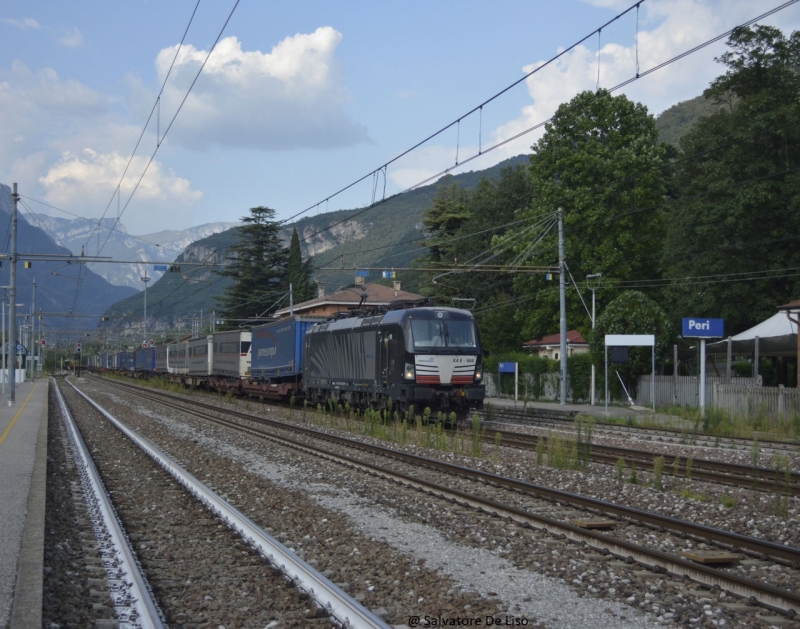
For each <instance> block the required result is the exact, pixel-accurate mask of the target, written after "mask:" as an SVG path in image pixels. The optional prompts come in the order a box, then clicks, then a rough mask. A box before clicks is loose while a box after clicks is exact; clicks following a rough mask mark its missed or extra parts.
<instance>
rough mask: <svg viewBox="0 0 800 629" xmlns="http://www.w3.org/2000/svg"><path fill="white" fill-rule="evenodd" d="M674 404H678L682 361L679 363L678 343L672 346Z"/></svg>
mask: <svg viewBox="0 0 800 629" xmlns="http://www.w3.org/2000/svg"><path fill="white" fill-rule="evenodd" d="M672 356H673V357H672V364H673V369H672V404H673V406H678V374H679V371H678V370H679V368H680V363H678V344H677V343H676V344H675V345H673V346H672Z"/></svg>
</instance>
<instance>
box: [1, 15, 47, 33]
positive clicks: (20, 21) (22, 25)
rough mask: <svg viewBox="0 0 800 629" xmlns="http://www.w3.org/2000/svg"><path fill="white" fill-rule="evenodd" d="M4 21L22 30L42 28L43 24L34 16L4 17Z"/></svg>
mask: <svg viewBox="0 0 800 629" xmlns="http://www.w3.org/2000/svg"><path fill="white" fill-rule="evenodd" d="M2 21H3V22H5V23H6V24H10V25H11V26H13V27H14V28H18V29H19V30H21V31H27V30H28V29H37V28H42V25H41V24H39V22H37V21H36V20H34V19H33V18H32V17H23V18H13V17H4V18H3V19H2Z"/></svg>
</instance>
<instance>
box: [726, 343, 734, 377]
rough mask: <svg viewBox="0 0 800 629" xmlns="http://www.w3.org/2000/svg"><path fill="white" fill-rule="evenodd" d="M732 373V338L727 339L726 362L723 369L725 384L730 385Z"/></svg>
mask: <svg viewBox="0 0 800 629" xmlns="http://www.w3.org/2000/svg"><path fill="white" fill-rule="evenodd" d="M732 372H733V337H730V336H729V337H728V360H727V364H726V369H725V384H730V383H731V376H732V375H733V374H732Z"/></svg>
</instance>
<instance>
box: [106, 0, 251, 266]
mask: <svg viewBox="0 0 800 629" xmlns="http://www.w3.org/2000/svg"><path fill="white" fill-rule="evenodd" d="M239 2H240V0H236V2H235V4H234V5H233V8H232V9H231V11H230V13H229V14H228V17H227V19H226V20H225V23H224V24H223V25H222V28H221V29H220V31H219V34H218V35H217V38H216V39H215V40H214V44H213V45H212V46H211V49H210V50H209V51H208V54H207V55H206V58H205V59H203V63H202V64H201V65H200V68H199V69H198V71H197V74H195V77H194V79H192V82H191V84H190V85H189V89H187V90H186V94H184V96H183V99H182V100H181V102H180V104H179V105H178V109H177V110H176V111H175V114H174V115H173V116H172V118H171V119H170V121H169V124H168V125H167V127H166V129H164V135H162V136H161V142H159V143H158V144H157V145H156V148H155V149H154V150H153V153H152V155H151V156H150V159H149V160H148V162H147V165H146V166H145V167H144V170H143V171H142V174H141V176H140V177H139V179H138V180H137V182H136V185H134V187H133V190H132V191H131V194H130V196H129V197H128V200H127V201H125V205H124V206H123V207H122V209H121V210H120V212H119V215H118V216H117V218H116V220H115V222H114V226H113V227H111V228H110V229H109V232H108V235H107V236H106V238H105V240H104V241H103V244H102V245H101V246H100V248H99V250H98V254H99V253H100V252H101V251H102V250H103V248H104V247H105V245H106V243H107V242H108V239H109V238H110V237H111V234H112V233H113V232H114V230H115V229H116V227H117V225H118V224H119V221H120V219H121V218H122V215H123V214H124V213H125V211H126V210H127V209H128V206H129V205H130V203H131V201H132V200H133V197H134V195H135V194H136V191H137V190H138V189H139V186H140V185H141V183H142V180H143V179H144V176H145V175H146V174H147V171H148V170H149V168H150V166H151V164H152V163H153V161H154V160H155V158H156V155H157V154H158V150H159V149H160V148H161V145H162V144H163V141H164V139H166V137H167V134H168V133H169V131H170V129H172V125H173V124H175V120H176V119H177V117H178V114H180V112H181V109H183V105H184V104H185V103H186V100H187V99H188V98H189V94H191V93H192V89H193V88H194V86H195V84H196V83H197V80H198V79H199V78H200V74H201V73H202V72H203V69H204V68H205V67H206V63H208V59H209V57H211V55H212V53H213V52H214V50H215V49H216V47H217V44H218V43H219V40H220V39H221V38H222V33H224V32H225V28H226V27H227V26H228V22H230V20H231V18H232V17H233V13H234V11H236V7H238V6H239Z"/></svg>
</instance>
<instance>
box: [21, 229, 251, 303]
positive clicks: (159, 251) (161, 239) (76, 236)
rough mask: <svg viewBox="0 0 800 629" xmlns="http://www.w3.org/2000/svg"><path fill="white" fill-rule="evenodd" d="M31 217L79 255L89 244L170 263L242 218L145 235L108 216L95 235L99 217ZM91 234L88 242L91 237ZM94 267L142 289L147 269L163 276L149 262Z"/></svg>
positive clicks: (91, 250) (91, 249) (92, 251)
mask: <svg viewBox="0 0 800 629" xmlns="http://www.w3.org/2000/svg"><path fill="white" fill-rule="evenodd" d="M28 216H29V219H30V221H31V222H32V223H33V224H34V225H36V226H38V227H40V228H41V229H42V230H44V231H45V232H46V233H47V234H48V235H49V236H50V237H51V238H52V239H53V240H54V241H55V242H56V243H57V244H59V245H61V246H62V247H66V248H67V249H69V250H70V251H72V253H74V254H75V255H79V254H80V253H81V249H82V248H83V246H84V244H86V248H85V253H86V255H97V252H98V249H99V248H100V247H102V252H101V253H100V255H103V256H110V257H111V258H113V259H116V260H152V261H155V262H163V263H169V262H172V261H173V260H175V258H176V257H177V256H178V255H180V254H181V252H182V251H183V250H184V249H185V248H186V247H187V246H189V245H190V244H191V243H193V242H195V241H197V240H200V239H202V238H206V237H208V236H211V235H212V234H217V233H219V232H223V231H226V230H228V229H230V228H231V227H235V226H236V225H238V224H239V223H238V222H218V223H207V224H205V225H198V226H197V227H190V228H189V229H183V230H166V231H160V232H155V233H153V234H144V235H142V236H133V235H131V234H128V232H127V229H126V228H125V225H123V224H122V223H118V224H116V228H114V225H115V223H116V219H113V218H106V219H103V220H102V221H101V223H100V224H101V228H100V229H98V230H97V233H96V234H94V236H91V235H92V233H93V232H94V230H95V227H96V226H97V223H96V222H95V221H91V220H88V219H84V218H62V217H59V216H50V215H47V214H33V215H28ZM111 228H114V231H113V232H112V234H111V236H110V237H109V238H108V242H107V243H105V245H103V243H104V241H105V239H106V237H107V236H108V232H109V230H110V229H111ZM90 236H91V239H90V240H89V242H88V244H87V240H88V239H89V237H90ZM88 268H90V269H91V270H92V271H94V272H95V273H97V274H98V275H100V276H101V277H103V278H105V279H106V280H108V281H109V282H111V283H112V284H115V285H117V286H130V287H131V288H134V289H136V290H141V289H142V282H141V281H140V279H139V278H140V277H142V275H143V274H144V271H145V269H147V272H148V275H149V276H150V277H153V278H155V279H157V278H159V277H161V272H159V271H153V267H152V265H145V264H105V263H92V264H89V265H88Z"/></svg>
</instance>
